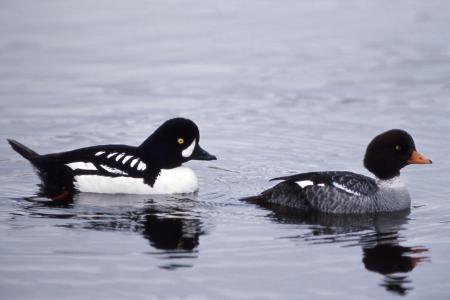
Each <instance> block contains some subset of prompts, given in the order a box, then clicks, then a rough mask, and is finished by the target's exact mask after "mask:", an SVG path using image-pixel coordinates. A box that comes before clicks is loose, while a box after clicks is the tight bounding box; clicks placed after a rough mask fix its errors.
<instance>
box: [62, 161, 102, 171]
mask: <svg viewBox="0 0 450 300" xmlns="http://www.w3.org/2000/svg"><path fill="white" fill-rule="evenodd" d="M66 166H68V167H69V168H71V169H72V170H77V169H78V170H97V168H96V167H95V166H94V165H93V164H91V163H85V162H74V163H70V164H67V165H66Z"/></svg>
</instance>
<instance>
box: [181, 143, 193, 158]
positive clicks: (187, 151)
mask: <svg viewBox="0 0 450 300" xmlns="http://www.w3.org/2000/svg"><path fill="white" fill-rule="evenodd" d="M195 143H196V139H194V140H193V141H192V143H191V144H190V145H189V146H188V147H187V148H186V149H184V150H183V151H182V152H181V155H183V157H190V156H191V155H192V153H193V152H194V149H195Z"/></svg>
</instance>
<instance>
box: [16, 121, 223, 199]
mask: <svg viewBox="0 0 450 300" xmlns="http://www.w3.org/2000/svg"><path fill="white" fill-rule="evenodd" d="M199 141H200V131H199V129H198V126H197V125H196V124H195V123H194V122H193V121H192V120H189V119H186V118H173V119H170V120H167V121H165V122H164V123H163V124H162V125H160V126H159V127H158V128H157V129H156V130H155V131H154V132H153V133H152V134H151V135H150V136H149V137H148V138H147V139H145V140H144V141H143V142H142V143H141V144H140V145H139V146H129V145H122V144H108V145H97V146H91V147H84V148H79V149H75V150H71V151H65V152H58V153H50V154H45V155H40V154H38V153H37V152H35V151H33V150H31V149H30V148H28V147H26V146H25V145H23V144H21V143H19V142H17V141H15V140H13V139H8V143H9V144H10V145H11V147H12V148H13V149H14V150H15V151H16V152H17V153H19V154H20V155H21V156H23V157H24V158H25V159H27V160H28V161H29V162H30V163H31V165H32V166H33V167H34V169H35V171H36V173H37V174H38V176H39V177H40V179H41V182H42V183H41V184H40V187H41V190H42V193H43V194H44V195H46V196H48V197H49V198H52V199H56V200H57V199H60V198H65V197H66V196H68V195H73V194H75V193H78V192H88V193H102V194H184V193H194V192H196V191H197V190H198V179H197V176H196V174H195V173H194V171H193V170H192V169H190V168H188V167H186V166H183V165H182V164H183V163H185V162H187V161H190V160H205V161H208V160H216V159H217V157H216V156H214V155H212V154H210V153H208V152H207V151H205V150H204V149H203V148H202V147H200V144H199Z"/></svg>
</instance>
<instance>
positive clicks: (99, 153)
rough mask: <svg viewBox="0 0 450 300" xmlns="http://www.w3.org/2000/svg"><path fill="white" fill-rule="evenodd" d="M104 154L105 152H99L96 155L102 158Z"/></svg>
mask: <svg viewBox="0 0 450 300" xmlns="http://www.w3.org/2000/svg"><path fill="white" fill-rule="evenodd" d="M104 153H105V151H98V152H97V153H95V156H100V155H102V154H104Z"/></svg>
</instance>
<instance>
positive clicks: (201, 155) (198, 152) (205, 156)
mask: <svg viewBox="0 0 450 300" xmlns="http://www.w3.org/2000/svg"><path fill="white" fill-rule="evenodd" d="M191 159H196V160H216V159H217V157H215V156H214V155H212V154H209V153H208V152H206V151H205V150H203V149H202V147H200V145H197V147H195V150H194V153H192V156H191Z"/></svg>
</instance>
